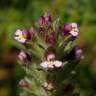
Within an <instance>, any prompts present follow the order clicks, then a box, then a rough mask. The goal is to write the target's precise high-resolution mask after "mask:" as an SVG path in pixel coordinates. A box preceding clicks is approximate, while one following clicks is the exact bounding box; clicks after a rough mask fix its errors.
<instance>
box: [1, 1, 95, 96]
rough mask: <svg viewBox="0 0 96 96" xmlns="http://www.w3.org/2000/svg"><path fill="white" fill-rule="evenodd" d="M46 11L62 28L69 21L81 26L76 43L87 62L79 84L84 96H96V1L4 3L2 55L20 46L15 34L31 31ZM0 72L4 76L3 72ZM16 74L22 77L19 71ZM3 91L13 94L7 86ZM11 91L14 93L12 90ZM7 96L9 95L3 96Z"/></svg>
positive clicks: (81, 68)
mask: <svg viewBox="0 0 96 96" xmlns="http://www.w3.org/2000/svg"><path fill="white" fill-rule="evenodd" d="M46 10H50V11H51V12H52V14H53V15H55V16H57V17H60V20H61V21H62V24H63V23H64V22H67V21H70V22H71V21H76V22H78V24H79V26H80V36H79V38H78V39H77V40H76V42H78V43H80V45H81V46H82V48H83V50H84V53H85V59H84V60H83V62H81V64H80V65H78V66H79V69H78V68H77V69H78V78H79V80H80V81H78V82H80V83H81V85H80V87H82V88H83V90H79V91H80V92H81V94H80V96H94V95H95V89H96V87H95V84H96V76H95V75H96V71H95V70H96V43H95V41H96V32H95V31H96V27H95V26H96V0H0V38H2V39H0V54H1V52H2V54H6V53H8V50H9V49H10V48H11V47H12V46H14V45H16V44H17V43H16V42H15V41H14V40H13V34H14V32H15V30H16V29H17V28H29V27H30V26H31V24H32V23H33V21H34V20H37V18H38V17H39V16H40V15H42V13H43V12H45V11H46ZM2 33H6V35H7V37H6V38H7V41H6V42H5V34H3V35H2ZM17 46H19V45H18V44H17ZM2 54H1V56H0V58H1V57H2V56H3V55H2ZM6 59H7V58H6ZM0 65H1V62H0ZM0 70H2V68H1V69H0ZM0 72H1V73H0V74H2V72H3V71H0ZM16 72H17V73H19V71H18V70H17V71H16ZM9 74H10V72H9ZM0 76H1V75H0ZM16 76H17V74H16ZM0 78H1V77H0ZM9 78H10V76H9ZM18 78H19V77H18V76H17V79H18ZM15 79H16V77H15ZM77 87H78V86H77ZM2 88H3V87H0V94H1V95H0V96H8V95H7V93H8V94H9V92H5V91H6V90H7V89H8V88H6V87H5V86H4V89H5V90H4V92H3V89H2ZM8 90H9V91H10V88H9V89H8ZM8 90H7V91H8ZM14 92H15V91H14ZM3 93H6V94H4V95H2V94H3ZM77 93H78V90H77ZM14 94H15V93H14ZM93 94H94V95H93ZM12 96H13V95H12ZM14 96H15V95H14Z"/></svg>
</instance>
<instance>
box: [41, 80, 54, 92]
mask: <svg viewBox="0 0 96 96" xmlns="http://www.w3.org/2000/svg"><path fill="white" fill-rule="evenodd" d="M43 87H44V89H45V90H47V91H53V90H54V86H53V84H52V83H51V82H48V81H45V82H44V83H43Z"/></svg>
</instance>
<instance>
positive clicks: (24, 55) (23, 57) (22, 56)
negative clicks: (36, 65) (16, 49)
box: [18, 50, 32, 63]
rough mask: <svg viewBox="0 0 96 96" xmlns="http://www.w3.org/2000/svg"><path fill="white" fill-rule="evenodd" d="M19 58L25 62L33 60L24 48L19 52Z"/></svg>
mask: <svg viewBox="0 0 96 96" xmlns="http://www.w3.org/2000/svg"><path fill="white" fill-rule="evenodd" d="M18 58H19V60H20V61H23V62H25V63H28V62H31V60H32V59H31V56H30V55H29V54H28V53H27V52H25V51H23V50H22V51H21V52H20V53H19V55H18Z"/></svg>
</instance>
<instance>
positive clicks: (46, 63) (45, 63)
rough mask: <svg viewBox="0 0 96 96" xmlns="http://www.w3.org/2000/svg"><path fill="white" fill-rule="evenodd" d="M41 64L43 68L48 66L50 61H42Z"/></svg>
mask: <svg viewBox="0 0 96 96" xmlns="http://www.w3.org/2000/svg"><path fill="white" fill-rule="evenodd" d="M40 66H41V67H42V68H48V62H47V61H44V62H42V63H41V64H40Z"/></svg>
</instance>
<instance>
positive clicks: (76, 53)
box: [66, 46, 84, 60]
mask: <svg viewBox="0 0 96 96" xmlns="http://www.w3.org/2000/svg"><path fill="white" fill-rule="evenodd" d="M83 58H84V55H83V51H82V49H81V48H80V47H79V46H75V47H74V48H73V49H72V50H71V52H70V53H69V54H68V55H67V56H66V59H69V60H73V59H76V60H81V59H83Z"/></svg>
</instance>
